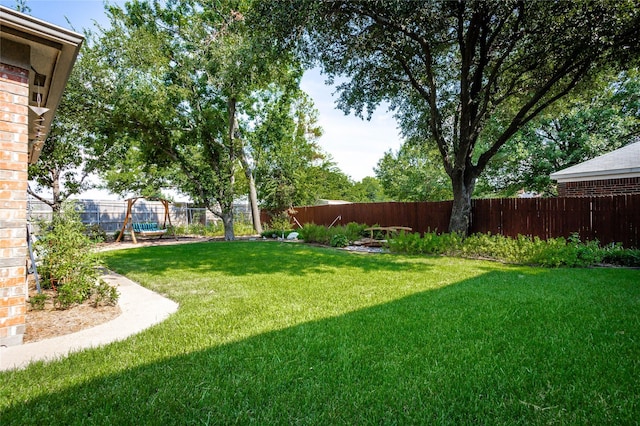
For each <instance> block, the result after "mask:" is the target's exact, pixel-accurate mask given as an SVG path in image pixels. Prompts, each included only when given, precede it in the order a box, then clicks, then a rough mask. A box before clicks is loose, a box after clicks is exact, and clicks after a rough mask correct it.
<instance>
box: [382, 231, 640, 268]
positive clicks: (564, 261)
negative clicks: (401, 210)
mask: <svg viewBox="0 0 640 426" xmlns="http://www.w3.org/2000/svg"><path fill="white" fill-rule="evenodd" d="M389 248H390V250H391V251H392V252H396V253H408V254H446V255H450V256H463V257H472V258H488V259H495V260H499V261H502V262H507V263H518V264H528V265H539V266H544V267H554V268H556V267H561V266H567V267H588V266H594V265H598V264H601V263H602V262H604V263H611V264H616V265H624V266H640V250H623V249H622V248H621V247H619V246H612V247H610V248H608V249H605V248H602V247H600V244H599V242H598V241H597V240H594V241H586V242H582V241H580V238H579V237H578V235H577V234H574V235H572V236H571V237H569V238H568V239H565V238H562V237H559V238H550V239H548V240H546V241H545V240H542V239H540V238H538V237H528V236H523V235H519V236H518V237H516V238H510V237H504V236H502V235H491V234H473V235H470V236H468V237H467V238H464V239H463V238H461V237H460V236H458V235H456V234H440V235H438V234H436V233H431V232H427V233H425V234H424V235H422V236H421V235H420V234H417V233H414V234H400V235H397V236H394V237H393V238H392V239H391V240H390V241H389Z"/></svg>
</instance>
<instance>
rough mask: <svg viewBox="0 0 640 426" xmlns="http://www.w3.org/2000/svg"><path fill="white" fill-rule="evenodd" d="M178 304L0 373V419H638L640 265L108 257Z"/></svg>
mask: <svg viewBox="0 0 640 426" xmlns="http://www.w3.org/2000/svg"><path fill="white" fill-rule="evenodd" d="M105 256H106V260H107V263H108V265H109V266H110V267H111V268H113V269H114V270H116V271H118V272H120V273H123V274H126V275H127V276H129V277H130V278H132V279H133V280H135V281H137V282H140V283H142V284H143V285H145V286H147V287H149V288H151V289H153V290H155V291H158V292H160V293H163V294H165V295H167V296H168V297H169V298H171V299H173V300H176V301H177V302H179V303H180V309H179V310H178V312H177V313H176V314H175V315H173V316H172V317H170V318H169V319H168V320H166V321H165V322H163V323H162V324H160V325H157V326H155V327H152V328H151V329H149V330H147V331H145V332H143V333H141V334H139V335H137V336H134V337H132V338H129V339H127V340H126V341H123V342H119V343H115V344H111V345H109V346H107V347H105V348H102V349H96V350H89V351H85V352H82V353H78V354H74V355H72V356H70V357H69V358H68V359H65V360H62V361H60V362H54V363H50V364H44V363H37V364H34V365H32V366H30V367H29V368H28V369H26V370H24V371H16V372H6V373H0V424H2V425H10V424H16V425H24V424H79V423H87V424H136V425H138V424H158V425H167V424H232V423H239V424H247V423H255V424H260V425H267V424H283V425H289V424H316V425H329V424H456V425H458V424H473V425H476V424H508V425H511V424H549V423H552V424H553V423H556V424H616V425H619V424H638V419H640V271H639V270H625V269H540V268H531V267H515V266H506V265H501V264H497V263H490V262H484V261H472V260H463V259H452V258H444V257H409V256H399V255H366V254H355V253H348V252H343V251H337V250H333V249H323V248H314V247H308V246H304V245H301V244H288V243H277V242H235V243H202V244H190V245H180V246H163V247H149V248H140V249H131V250H124V251H117V252H109V253H106V254H105Z"/></svg>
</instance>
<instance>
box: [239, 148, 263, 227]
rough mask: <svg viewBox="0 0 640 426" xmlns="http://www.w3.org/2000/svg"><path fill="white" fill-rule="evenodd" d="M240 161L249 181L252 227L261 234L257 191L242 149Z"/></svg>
mask: <svg viewBox="0 0 640 426" xmlns="http://www.w3.org/2000/svg"><path fill="white" fill-rule="evenodd" d="M240 162H241V163H242V169H243V170H244V175H245V176H246V177H247V182H249V205H250V206H251V219H252V221H253V229H254V230H255V231H256V233H258V234H262V223H260V208H259V207H258V191H257V190H256V181H255V179H254V178H253V173H251V168H250V167H249V162H248V161H247V157H246V155H245V153H244V149H243V150H242V152H241V153H240Z"/></svg>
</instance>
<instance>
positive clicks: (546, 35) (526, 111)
mask: <svg viewBox="0 0 640 426" xmlns="http://www.w3.org/2000/svg"><path fill="white" fill-rule="evenodd" d="M261 15H262V16H263V17H266V19H265V21H267V22H266V25H267V26H269V25H270V26H271V28H272V29H273V31H274V34H275V35H277V36H278V35H279V36H281V39H282V40H283V41H293V42H295V43H296V44H297V45H298V46H299V47H302V50H303V52H304V53H305V54H307V57H308V59H309V60H312V59H314V58H318V59H319V61H320V63H321V64H322V65H323V67H324V69H325V71H326V72H327V73H328V75H329V76H331V77H333V76H340V75H346V76H349V77H350V79H347V80H346V82H345V83H343V84H341V85H339V91H340V97H339V102H338V105H339V107H341V108H342V109H343V110H345V111H355V112H356V113H358V114H366V113H368V112H370V111H371V110H372V109H374V108H375V107H377V106H378V105H379V104H380V103H381V102H382V101H384V100H386V101H388V102H389V103H390V105H391V108H393V109H395V111H396V113H397V117H398V119H399V120H400V124H401V127H402V129H403V131H404V134H405V136H411V137H418V138H422V139H423V140H424V141H425V143H433V144H434V145H435V146H436V147H437V149H438V151H439V153H440V156H441V159H442V163H443V166H444V169H445V171H446V173H447V175H448V176H449V178H450V180H451V185H452V191H453V209H452V214H451V221H450V224H449V230H450V231H453V232H459V233H466V232H467V231H468V226H469V218H470V213H471V196H472V194H473V192H474V188H475V186H476V181H477V179H478V177H479V176H480V175H481V173H482V172H483V171H484V170H485V168H486V167H487V165H488V163H489V161H490V160H491V159H492V158H493V157H494V156H495V155H496V154H497V153H498V152H500V150H501V148H502V147H503V146H504V145H505V144H506V143H507V142H508V141H509V139H510V138H512V137H513V136H514V135H515V134H516V133H517V132H518V131H519V130H520V129H522V128H523V127H524V126H526V125H527V123H529V122H530V121H531V120H533V119H534V118H536V117H537V116H538V115H539V114H540V113H541V112H543V111H544V110H545V109H547V108H548V107H549V106H551V105H553V104H554V103H556V102H557V101H558V100H560V99H563V98H564V97H566V96H567V95H568V94H570V93H572V92H573V91H576V90H579V89H581V88H582V87H586V86H588V85H589V82H590V81H591V79H593V78H594V77H595V76H596V75H597V73H598V72H600V71H601V70H603V69H605V68H611V67H614V68H615V67H624V66H627V65H628V63H629V61H630V60H636V58H637V56H638V52H639V48H640V43H639V41H640V9H639V8H638V7H637V4H636V1H635V0H611V1H604V0H598V1H591V0H584V1H571V2H569V1H555V2H545V1H523V0H481V1H480V0H478V1H464V0H459V1H436V0H434V1H406V0H378V1H376V0H366V1H354V0H335V1H321V0H292V1H289V2H286V1H281V2H270V1H265V2H263V4H262V10H261ZM283 35H284V36H283Z"/></svg>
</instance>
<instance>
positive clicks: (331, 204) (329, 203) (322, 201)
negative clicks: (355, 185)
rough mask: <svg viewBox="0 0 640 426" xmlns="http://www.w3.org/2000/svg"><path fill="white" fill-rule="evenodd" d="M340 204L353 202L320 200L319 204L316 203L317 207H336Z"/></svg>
mask: <svg viewBox="0 0 640 426" xmlns="http://www.w3.org/2000/svg"><path fill="white" fill-rule="evenodd" d="M340 204H352V203H351V201H344V200H326V199H320V200H318V202H317V203H316V205H318V206H327V205H329V206H335V205H340Z"/></svg>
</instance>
